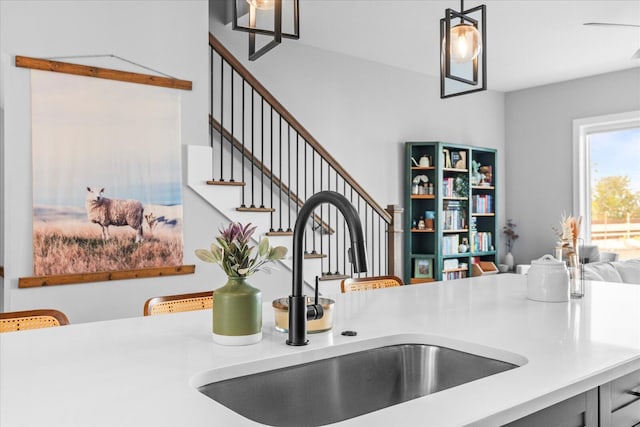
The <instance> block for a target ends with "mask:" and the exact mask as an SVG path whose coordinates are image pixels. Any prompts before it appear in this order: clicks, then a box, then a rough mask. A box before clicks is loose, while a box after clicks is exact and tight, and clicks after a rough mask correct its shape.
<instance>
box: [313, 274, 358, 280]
mask: <svg viewBox="0 0 640 427" xmlns="http://www.w3.org/2000/svg"><path fill="white" fill-rule="evenodd" d="M349 277H351V276H349V275H347V274H327V273H322V276H320V277H318V280H319V281H321V282H323V281H325V280H342V279H348V278H349Z"/></svg>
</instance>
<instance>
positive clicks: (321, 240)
mask: <svg viewBox="0 0 640 427" xmlns="http://www.w3.org/2000/svg"><path fill="white" fill-rule="evenodd" d="M322 160H323V158H322V156H320V160H319V163H320V164H319V165H318V169H320V182H319V184H320V190H319V191H322V187H323V186H324V181H323V177H322ZM323 227H324V209H322V205H320V226H319V227H318V231H319V232H320V253H321V254H324V233H323ZM313 234H314V235H315V233H313ZM320 271H325V270H324V258H321V259H320Z"/></svg>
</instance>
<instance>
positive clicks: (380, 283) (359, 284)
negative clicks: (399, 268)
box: [340, 276, 404, 293]
mask: <svg viewBox="0 0 640 427" xmlns="http://www.w3.org/2000/svg"><path fill="white" fill-rule="evenodd" d="M402 285H404V282H403V281H402V279H401V278H399V277H398V276H372V277H350V278H348V279H344V280H342V282H341V283H340V290H341V291H342V293H346V292H353V291H368V290H371V289H381V288H393V287H396V286H402Z"/></svg>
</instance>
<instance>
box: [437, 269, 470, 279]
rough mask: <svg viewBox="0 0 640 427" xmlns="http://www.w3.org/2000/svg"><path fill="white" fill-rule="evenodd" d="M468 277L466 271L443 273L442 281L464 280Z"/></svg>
mask: <svg viewBox="0 0 640 427" xmlns="http://www.w3.org/2000/svg"><path fill="white" fill-rule="evenodd" d="M465 277H467V272H466V271H443V272H442V280H443V281H444V280H455V279H464V278H465Z"/></svg>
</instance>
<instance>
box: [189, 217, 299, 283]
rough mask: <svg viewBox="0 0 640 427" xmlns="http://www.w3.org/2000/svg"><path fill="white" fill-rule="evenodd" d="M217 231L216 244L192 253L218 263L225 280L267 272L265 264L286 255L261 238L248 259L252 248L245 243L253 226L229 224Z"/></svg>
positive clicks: (281, 247) (283, 250)
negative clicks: (225, 276)
mask: <svg viewBox="0 0 640 427" xmlns="http://www.w3.org/2000/svg"><path fill="white" fill-rule="evenodd" d="M219 231H220V236H218V237H216V241H217V242H218V244H217V245H216V244H215V243H211V249H210V250H208V249H196V251H195V253H196V256H197V257H198V258H200V260H202V261H204V262H210V263H213V264H219V265H220V266H221V267H222V269H223V270H224V272H225V273H226V274H227V276H229V277H247V276H251V275H252V274H254V273H255V272H257V271H266V272H269V270H270V269H269V267H268V266H267V264H268V263H270V262H273V261H277V260H281V259H284V257H285V256H286V255H287V248H285V247H284V246H275V247H271V246H269V239H268V238H267V237H263V238H262V240H260V243H259V244H258V247H257V251H256V252H255V254H254V255H253V256H252V253H253V252H254V249H256V247H255V246H250V245H249V243H250V241H251V236H252V235H253V233H254V232H255V231H256V227H251V223H249V224H247V225H242V224H240V223H239V222H232V223H231V224H229V226H228V227H227V228H226V229H224V230H222V229H221V230H219Z"/></svg>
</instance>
